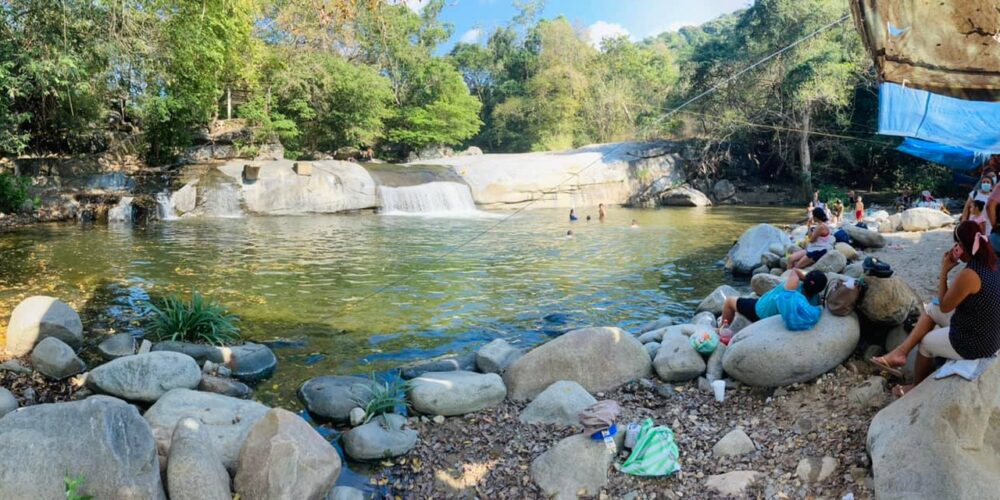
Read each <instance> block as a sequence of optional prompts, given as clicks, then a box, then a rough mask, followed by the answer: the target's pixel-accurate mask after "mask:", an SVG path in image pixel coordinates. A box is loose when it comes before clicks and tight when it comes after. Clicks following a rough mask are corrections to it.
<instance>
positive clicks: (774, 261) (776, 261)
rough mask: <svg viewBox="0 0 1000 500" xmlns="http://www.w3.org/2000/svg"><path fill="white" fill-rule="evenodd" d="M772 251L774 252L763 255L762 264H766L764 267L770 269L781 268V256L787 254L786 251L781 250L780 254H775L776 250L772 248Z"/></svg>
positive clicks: (761, 257)
mask: <svg viewBox="0 0 1000 500" xmlns="http://www.w3.org/2000/svg"><path fill="white" fill-rule="evenodd" d="M773 246H775V247H778V246H780V245H773ZM770 250H772V251H768V252H764V253H763V254H761V256H760V261H761V263H762V264H764V266H766V267H767V268H768V269H770V268H772V267H781V256H782V255H784V254H785V251H784V250H781V251H780V252H774V251H773V250H775V248H771V249H770Z"/></svg>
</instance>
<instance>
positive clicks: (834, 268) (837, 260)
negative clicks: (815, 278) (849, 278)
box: [809, 249, 847, 273]
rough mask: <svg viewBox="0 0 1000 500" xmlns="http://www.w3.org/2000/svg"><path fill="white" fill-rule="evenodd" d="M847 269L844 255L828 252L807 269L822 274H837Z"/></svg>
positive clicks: (834, 251) (833, 251)
mask: <svg viewBox="0 0 1000 500" xmlns="http://www.w3.org/2000/svg"><path fill="white" fill-rule="evenodd" d="M845 267H847V257H844V254H842V253H840V252H838V251H836V250H832V249H831V250H829V251H827V252H826V255H824V256H822V257H820V259H819V260H818V261H816V263H815V264H813V265H812V266H810V267H809V270H810V271H822V272H824V273H839V272H841V271H843V270H844V268H845Z"/></svg>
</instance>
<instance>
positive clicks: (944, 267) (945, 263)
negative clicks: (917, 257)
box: [941, 249, 958, 274]
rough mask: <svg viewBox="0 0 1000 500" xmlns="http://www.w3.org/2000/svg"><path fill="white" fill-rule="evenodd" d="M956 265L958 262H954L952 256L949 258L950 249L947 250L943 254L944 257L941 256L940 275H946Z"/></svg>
mask: <svg viewBox="0 0 1000 500" xmlns="http://www.w3.org/2000/svg"><path fill="white" fill-rule="evenodd" d="M957 265H958V262H955V259H954V258H952V256H951V249H949V250H948V251H946V252H945V253H944V255H942V256H941V272H942V273H944V274H947V273H948V271H951V270H952V269H953V268H954V267H955V266H957Z"/></svg>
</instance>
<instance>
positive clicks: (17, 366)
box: [0, 359, 31, 375]
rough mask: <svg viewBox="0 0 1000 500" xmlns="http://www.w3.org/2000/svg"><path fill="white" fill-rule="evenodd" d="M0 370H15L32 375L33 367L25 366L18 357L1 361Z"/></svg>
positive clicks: (15, 371)
mask: <svg viewBox="0 0 1000 500" xmlns="http://www.w3.org/2000/svg"><path fill="white" fill-rule="evenodd" d="M0 371H2V372H14V373H20V374H22V375H31V368H28V367H27V366H24V364H23V363H21V362H20V361H18V360H17V359H11V360H7V361H4V362H3V363H0Z"/></svg>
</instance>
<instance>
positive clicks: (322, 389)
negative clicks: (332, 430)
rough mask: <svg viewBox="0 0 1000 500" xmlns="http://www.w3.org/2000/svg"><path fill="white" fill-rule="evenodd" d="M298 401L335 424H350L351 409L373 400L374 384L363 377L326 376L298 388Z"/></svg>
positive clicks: (308, 381) (311, 411) (310, 410)
mask: <svg viewBox="0 0 1000 500" xmlns="http://www.w3.org/2000/svg"><path fill="white" fill-rule="evenodd" d="M298 396H299V400H300V401H302V404H304V405H305V406H306V409H308V410H309V412H310V413H312V414H314V415H316V416H318V417H320V418H324V419H328V420H333V421H334V422H341V423H346V422H348V421H349V420H350V415H351V409H353V408H355V407H358V406H365V405H367V404H368V402H369V401H371V399H372V394H371V380H369V379H367V378H364V377H348V376H341V375H324V376H322V377H316V378H312V379H309V380H307V381H306V383H304V384H302V386H301V387H299V391H298Z"/></svg>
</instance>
